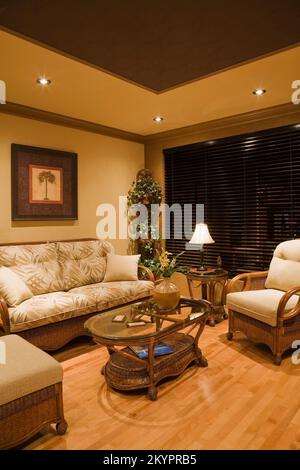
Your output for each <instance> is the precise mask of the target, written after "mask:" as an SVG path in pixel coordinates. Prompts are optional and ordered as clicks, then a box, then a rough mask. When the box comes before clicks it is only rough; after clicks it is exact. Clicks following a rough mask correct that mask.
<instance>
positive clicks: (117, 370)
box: [85, 298, 211, 400]
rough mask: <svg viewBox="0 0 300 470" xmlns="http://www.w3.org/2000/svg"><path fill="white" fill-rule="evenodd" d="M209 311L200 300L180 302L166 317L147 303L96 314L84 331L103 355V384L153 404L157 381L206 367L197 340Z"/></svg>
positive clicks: (155, 307)
mask: <svg viewBox="0 0 300 470" xmlns="http://www.w3.org/2000/svg"><path fill="white" fill-rule="evenodd" d="M210 312H211V306H210V303H209V302H207V301H205V300H193V299H185V298H181V299H180V302H179V305H178V306H177V307H176V309H175V310H173V311H170V312H167V313H161V312H160V311H159V310H158V308H157V306H156V305H155V304H154V303H153V302H152V301H151V300H149V301H144V302H136V303H133V304H130V305H127V306H124V307H121V308H117V309H113V310H111V311H109V312H106V313H101V314H99V315H96V316H94V317H92V318H90V319H89V320H87V321H86V323H85V328H86V329H87V330H88V332H89V334H90V335H91V336H92V337H93V339H94V341H95V342H96V343H99V344H101V345H105V346H106V347H107V350H108V352H109V360H108V362H107V363H106V365H105V366H104V367H103V369H102V373H103V375H104V376H105V378H106V381H107V384H108V386H110V387H112V388H115V389H117V390H123V391H125V390H135V389H147V390H148V396H149V398H150V399H151V400H156V398H157V387H156V386H157V384H158V383H159V382H160V381H161V380H162V379H164V378H166V377H176V376H179V375H180V374H182V373H183V371H184V370H185V369H186V368H187V367H188V366H189V364H191V363H192V362H195V363H196V364H197V365H198V366H199V367H206V366H207V360H206V358H205V357H204V356H203V354H202V352H201V349H200V348H199V346H198V342H199V338H200V336H201V333H202V331H203V329H204V326H205V323H206V321H207V318H208V316H209V314H210ZM193 330H194V334H193V335H191V333H192V331H193Z"/></svg>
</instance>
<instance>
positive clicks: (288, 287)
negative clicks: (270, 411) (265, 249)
mask: <svg viewBox="0 0 300 470" xmlns="http://www.w3.org/2000/svg"><path fill="white" fill-rule="evenodd" d="M299 294H300V240H290V241H287V242H283V243H281V244H280V245H278V246H277V248H276V250H275V251H274V256H273V259H272V262H271V264H270V268H269V271H263V272H253V273H246V274H240V275H238V276H236V277H235V278H233V279H232V280H231V281H229V283H228V284H227V288H226V305H227V308H228V313H229V329H228V333H227V338H228V339H229V340H232V339H233V333H234V332H236V331H241V332H243V333H245V334H246V336H247V337H248V338H249V339H251V340H253V341H255V342H257V343H264V344H266V345H268V346H269V348H270V349H271V351H272V353H273V357H274V363H275V364H276V365H280V364H281V360H282V354H283V352H284V351H286V350H288V349H290V348H291V347H292V343H293V341H294V340H296V339H299V338H300V296H299Z"/></svg>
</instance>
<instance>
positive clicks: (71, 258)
mask: <svg viewBox="0 0 300 470" xmlns="http://www.w3.org/2000/svg"><path fill="white" fill-rule="evenodd" d="M57 247H58V259H59V262H60V264H61V268H62V276H63V280H64V284H63V289H64V290H66V291H68V290H70V289H72V288H74V287H79V286H84V285H86V284H94V283H96V282H101V281H102V280H103V278H104V275H105V269H106V254H107V253H112V252H113V247H112V245H111V244H110V243H108V242H105V241H98V240H86V241H85V240H84V241H78V242H58V243H57Z"/></svg>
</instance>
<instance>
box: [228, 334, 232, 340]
mask: <svg viewBox="0 0 300 470" xmlns="http://www.w3.org/2000/svg"><path fill="white" fill-rule="evenodd" d="M227 339H228V341H232V339H233V333H227Z"/></svg>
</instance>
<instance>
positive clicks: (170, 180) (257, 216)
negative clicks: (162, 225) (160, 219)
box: [164, 126, 300, 274]
mask: <svg viewBox="0 0 300 470" xmlns="http://www.w3.org/2000/svg"><path fill="white" fill-rule="evenodd" d="M164 155H165V188H166V203H167V204H169V205H172V204H174V203H178V204H180V205H181V206H182V207H183V204H193V205H195V204H197V203H198V204H204V205H205V222H206V223H207V224H208V227H209V230H210V233H211V235H212V237H213V238H214V240H215V243H214V244H212V245H205V262H206V263H207V264H209V265H215V264H216V259H217V257H218V256H221V258H222V261H223V266H224V268H226V269H228V270H229V271H230V272H231V274H235V273H239V272H246V271H255V270H262V269H266V268H268V266H269V263H270V260H271V258H272V253H273V250H274V248H275V246H276V245H277V244H278V243H280V242H281V241H284V240H288V239H291V238H296V237H299V236H300V129H299V128H298V127H296V126H289V127H284V128H277V129H272V130H268V131H262V132H257V133H254V134H247V135H242V136H237V137H230V138H225V139H220V140H216V141H214V142H204V143H199V144H193V145H188V146H184V147H177V148H172V149H167V150H164ZM192 219H193V226H194V225H195V223H196V218H195V211H193V216H192ZM176 230H177V231H178V228H177V229H176V227H174V221H172V219H171V228H170V231H171V239H170V240H167V242H166V246H167V250H168V251H170V252H172V253H174V254H177V253H179V252H180V251H182V250H184V249H185V244H186V241H187V240H186V239H185V238H184V235H183V233H182V237H181V239H175V238H174V234H175V232H176ZM181 263H182V264H187V265H189V266H197V264H198V263H199V252H198V251H186V252H185V254H184V255H183V256H182V258H181Z"/></svg>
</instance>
